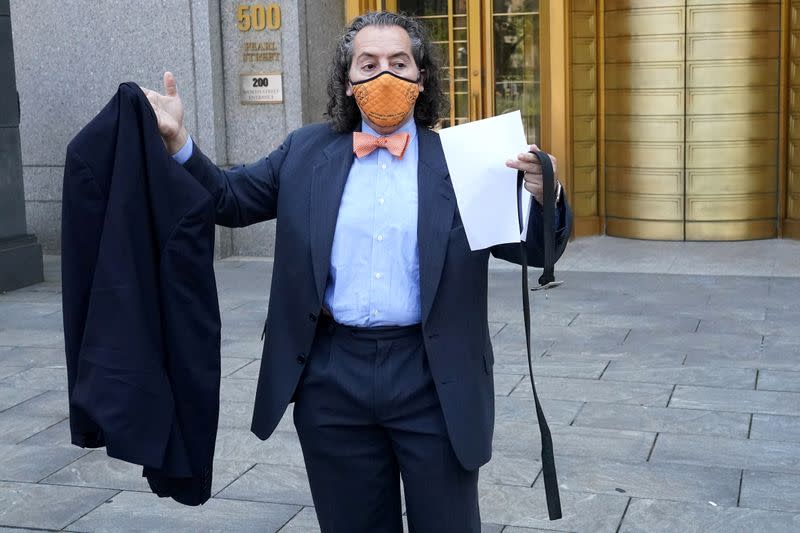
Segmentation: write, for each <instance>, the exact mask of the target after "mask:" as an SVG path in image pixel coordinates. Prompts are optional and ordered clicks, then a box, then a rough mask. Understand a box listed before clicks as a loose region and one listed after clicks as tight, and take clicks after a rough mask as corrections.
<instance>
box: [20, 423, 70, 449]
mask: <svg viewBox="0 0 800 533" xmlns="http://www.w3.org/2000/svg"><path fill="white" fill-rule="evenodd" d="M18 444H24V445H25V446H31V445H33V446H71V445H72V437H71V435H70V432H69V419H65V420H62V421H61V422H58V423H56V424H53V425H52V426H50V427H49V428H47V429H44V430H42V431H40V432H39V433H34V434H33V435H31V436H30V437H28V438H27V439H25V440H22V441H20V442H19V443H18Z"/></svg>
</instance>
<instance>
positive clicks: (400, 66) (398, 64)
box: [394, 63, 406, 68]
mask: <svg viewBox="0 0 800 533" xmlns="http://www.w3.org/2000/svg"><path fill="white" fill-rule="evenodd" d="M394 66H395V68H406V64H405V63H395V64H394Z"/></svg>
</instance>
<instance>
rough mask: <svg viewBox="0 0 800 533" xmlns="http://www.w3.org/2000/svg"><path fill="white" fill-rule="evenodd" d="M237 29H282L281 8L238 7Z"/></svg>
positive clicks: (271, 5) (274, 5)
mask: <svg viewBox="0 0 800 533" xmlns="http://www.w3.org/2000/svg"><path fill="white" fill-rule="evenodd" d="M236 27H237V28H238V29H239V31H264V29H270V30H277V29H280V27H281V6H279V5H278V4H275V3H272V4H266V5H265V4H253V5H244V4H242V5H238V6H236Z"/></svg>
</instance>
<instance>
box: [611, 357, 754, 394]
mask: <svg viewBox="0 0 800 533" xmlns="http://www.w3.org/2000/svg"><path fill="white" fill-rule="evenodd" d="M603 380H606V381H633V382H644V383H663V384H669V385H675V384H680V385H702V386H707V387H723V388H727V389H753V388H754V387H755V384H756V370H755V369H750V368H713V367H712V368H709V367H691V366H683V365H679V364H675V365H673V366H666V365H664V366H654V367H644V368H643V367H642V365H641V364H639V363H635V362H633V361H611V362H610V364H609V365H608V368H607V369H606V371H605V372H604V373H603Z"/></svg>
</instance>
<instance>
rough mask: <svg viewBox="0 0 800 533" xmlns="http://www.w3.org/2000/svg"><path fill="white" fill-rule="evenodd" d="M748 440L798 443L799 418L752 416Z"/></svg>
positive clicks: (799, 431) (799, 432)
mask: <svg viewBox="0 0 800 533" xmlns="http://www.w3.org/2000/svg"><path fill="white" fill-rule="evenodd" d="M750 438H751V439H756V440H782V441H789V442H800V416H780V415H762V414H754V415H753V425H752V427H751V428H750Z"/></svg>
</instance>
